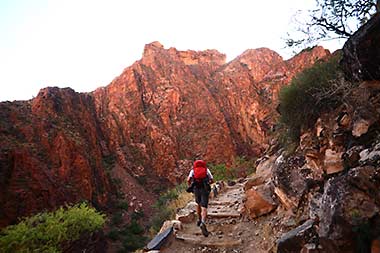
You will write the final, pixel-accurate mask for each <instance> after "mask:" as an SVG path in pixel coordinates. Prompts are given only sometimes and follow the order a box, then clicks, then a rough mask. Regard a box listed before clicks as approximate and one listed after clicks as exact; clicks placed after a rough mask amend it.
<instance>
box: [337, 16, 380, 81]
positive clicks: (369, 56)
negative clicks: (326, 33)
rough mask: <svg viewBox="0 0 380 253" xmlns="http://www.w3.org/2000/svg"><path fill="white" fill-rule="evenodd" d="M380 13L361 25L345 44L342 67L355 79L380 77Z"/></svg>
mask: <svg viewBox="0 0 380 253" xmlns="http://www.w3.org/2000/svg"><path fill="white" fill-rule="evenodd" d="M379 41H380V14H379V13H377V14H376V15H374V16H373V17H372V18H371V19H370V20H369V21H368V22H367V23H366V24H365V25H363V26H362V27H360V29H358V30H357V31H356V32H355V33H354V35H353V36H351V37H350V38H349V39H348V40H347V42H346V43H345V44H344V46H343V57H342V60H341V67H342V69H343V71H344V74H345V76H346V77H347V78H348V79H351V80H354V81H360V80H379V79H380V47H379Z"/></svg>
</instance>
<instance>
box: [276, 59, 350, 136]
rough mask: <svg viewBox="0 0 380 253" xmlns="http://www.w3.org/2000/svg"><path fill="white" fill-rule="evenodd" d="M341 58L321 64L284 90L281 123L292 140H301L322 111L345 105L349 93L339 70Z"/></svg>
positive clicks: (306, 71) (302, 74) (300, 76)
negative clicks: (302, 132)
mask: <svg viewBox="0 0 380 253" xmlns="http://www.w3.org/2000/svg"><path fill="white" fill-rule="evenodd" d="M339 59H340V55H339V54H337V55H335V56H333V57H331V59H330V60H329V61H327V62H318V63H316V64H314V65H313V66H312V67H311V68H308V69H305V70H304V71H302V72H301V73H299V74H298V75H297V76H296V77H295V78H293V80H292V82H291V84H290V85H289V86H285V87H283V88H282V89H281V91H280V96H279V100H280V106H279V111H280V114H281V116H280V123H282V124H284V125H285V126H286V127H287V128H288V133H287V134H289V135H290V137H291V138H292V139H298V138H299V134H300V131H301V129H302V128H304V127H310V126H311V125H312V124H314V123H315V120H316V119H317V118H318V116H319V115H320V114H321V112H322V111H325V110H331V109H333V108H335V107H336V106H337V105H339V104H340V103H341V102H342V96H344V93H345V92H348V91H347V84H348V83H347V82H345V81H344V79H343V77H342V74H341V71H340V69H339Z"/></svg>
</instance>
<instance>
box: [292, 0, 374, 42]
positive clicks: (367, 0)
mask: <svg viewBox="0 0 380 253" xmlns="http://www.w3.org/2000/svg"><path fill="white" fill-rule="evenodd" d="M379 6H380V0H316V8H315V9H313V10H309V11H308V14H307V15H306V17H305V16H304V15H303V14H304V13H302V12H299V13H297V14H296V17H295V20H294V23H295V24H296V26H297V27H296V30H297V32H298V33H297V34H292V35H289V34H288V36H287V39H286V44H287V46H289V47H297V46H300V47H306V46H311V45H314V44H316V42H318V41H321V40H332V39H342V38H348V37H350V36H351V35H352V34H353V33H354V32H355V31H356V30H357V29H358V28H359V27H360V26H361V25H363V24H364V23H365V22H366V21H367V20H368V19H369V18H370V17H371V16H372V15H373V14H374V13H375V12H376V10H378V8H379ZM300 17H302V19H305V18H306V20H302V21H299V19H300ZM297 35H298V37H297Z"/></svg>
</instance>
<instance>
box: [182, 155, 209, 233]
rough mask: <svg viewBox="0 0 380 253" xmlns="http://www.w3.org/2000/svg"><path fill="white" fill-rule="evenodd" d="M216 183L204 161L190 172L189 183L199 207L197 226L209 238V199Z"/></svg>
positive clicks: (195, 164)
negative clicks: (207, 224)
mask: <svg viewBox="0 0 380 253" xmlns="http://www.w3.org/2000/svg"><path fill="white" fill-rule="evenodd" d="M213 182H214V178H213V176H212V174H211V172H210V170H209V169H208V168H207V166H206V163H205V162H204V161H203V160H196V161H195V162H194V166H193V169H192V170H191V171H190V173H189V176H188V177H187V183H188V185H189V186H190V185H191V189H192V190H193V192H194V195H195V202H196V203H197V204H198V206H197V214H198V221H197V226H199V227H200V228H201V230H202V234H203V235H204V236H206V237H207V236H208V234H209V233H208V231H207V228H206V218H207V206H208V199H209V195H210V191H211V186H210V184H212V183H213Z"/></svg>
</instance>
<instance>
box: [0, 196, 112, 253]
mask: <svg viewBox="0 0 380 253" xmlns="http://www.w3.org/2000/svg"><path fill="white" fill-rule="evenodd" d="M104 222H105V216H104V215H103V214H100V213H98V212H97V211H96V210H95V209H94V208H91V207H89V206H87V204H85V203H82V204H77V205H74V206H71V207H70V206H68V207H66V208H62V207H61V208H59V209H58V210H56V211H54V212H44V213H39V214H36V215H34V216H32V217H29V218H24V219H23V220H21V221H20V222H19V223H18V224H16V225H11V226H8V227H6V228H4V229H3V230H2V231H1V233H0V251H1V252H49V253H50V252H61V250H60V244H62V243H63V242H66V241H74V240H77V239H79V237H80V236H81V234H82V233H85V232H87V233H90V232H94V231H96V230H98V229H101V228H102V227H103V225H104Z"/></svg>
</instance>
